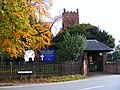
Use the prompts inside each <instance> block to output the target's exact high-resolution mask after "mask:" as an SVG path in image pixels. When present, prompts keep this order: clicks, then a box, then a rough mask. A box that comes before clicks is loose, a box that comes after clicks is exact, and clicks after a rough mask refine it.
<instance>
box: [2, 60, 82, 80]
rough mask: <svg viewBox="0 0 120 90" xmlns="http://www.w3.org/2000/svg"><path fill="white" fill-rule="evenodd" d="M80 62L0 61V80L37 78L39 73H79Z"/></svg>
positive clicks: (80, 69)
mask: <svg viewBox="0 0 120 90" xmlns="http://www.w3.org/2000/svg"><path fill="white" fill-rule="evenodd" d="M81 73H82V63H81V62H79V61H76V62H75V61H74V62H72V61H70V62H29V63H28V62H0V80H5V79H6V80H10V79H19V78H20V77H21V76H24V77H27V78H39V77H40V76H41V75H45V76H46V75H67V74H81Z"/></svg>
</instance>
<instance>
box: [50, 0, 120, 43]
mask: <svg viewBox="0 0 120 90" xmlns="http://www.w3.org/2000/svg"><path fill="white" fill-rule="evenodd" d="M52 1H53V6H52V8H51V11H50V12H51V14H52V16H57V15H59V14H62V12H63V8H66V10H67V11H71V10H72V11H76V9H77V8H78V9H79V21H80V24H81V23H90V24H92V25H95V26H98V27H100V29H102V30H105V31H106V32H108V33H109V34H111V35H112V36H113V38H115V43H116V45H118V44H119V42H118V41H119V40H120V0H52ZM60 27H61V26H60Z"/></svg>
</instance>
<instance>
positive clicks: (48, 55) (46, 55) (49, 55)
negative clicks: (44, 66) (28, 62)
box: [39, 49, 54, 62]
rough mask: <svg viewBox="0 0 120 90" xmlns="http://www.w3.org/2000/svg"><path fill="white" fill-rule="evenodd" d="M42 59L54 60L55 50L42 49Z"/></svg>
mask: <svg viewBox="0 0 120 90" xmlns="http://www.w3.org/2000/svg"><path fill="white" fill-rule="evenodd" d="M39 57H40V61H47V62H49V61H54V50H48V49H47V50H40V52H39Z"/></svg>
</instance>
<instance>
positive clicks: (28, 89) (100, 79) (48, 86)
mask: <svg viewBox="0 0 120 90" xmlns="http://www.w3.org/2000/svg"><path fill="white" fill-rule="evenodd" d="M0 90H120V75H102V76H94V77H90V78H87V79H83V80H77V81H69V82H60V83H44V84H23V85H18V86H9V87H0Z"/></svg>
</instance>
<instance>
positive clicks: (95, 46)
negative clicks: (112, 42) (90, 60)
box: [85, 40, 113, 51]
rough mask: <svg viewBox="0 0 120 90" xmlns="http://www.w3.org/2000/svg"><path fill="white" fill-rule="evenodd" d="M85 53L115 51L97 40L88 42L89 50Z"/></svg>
mask: <svg viewBox="0 0 120 90" xmlns="http://www.w3.org/2000/svg"><path fill="white" fill-rule="evenodd" d="M85 51H113V49H112V48H110V47H108V46H107V45H105V44H103V43H101V42H100V41H97V40H87V48H86V49H85Z"/></svg>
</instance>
